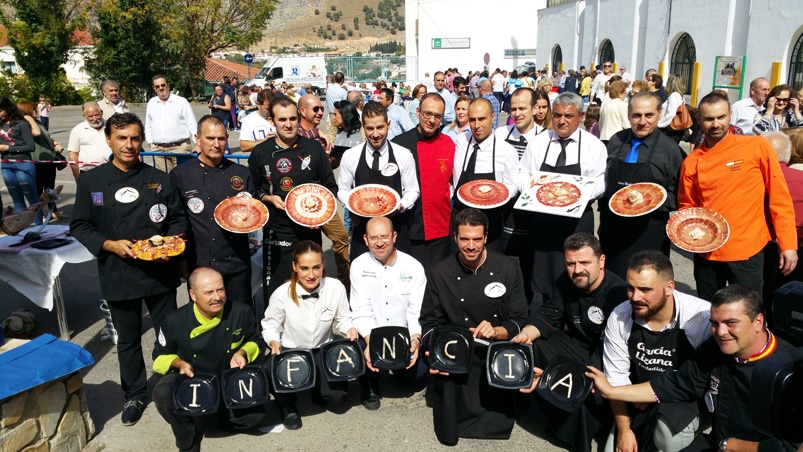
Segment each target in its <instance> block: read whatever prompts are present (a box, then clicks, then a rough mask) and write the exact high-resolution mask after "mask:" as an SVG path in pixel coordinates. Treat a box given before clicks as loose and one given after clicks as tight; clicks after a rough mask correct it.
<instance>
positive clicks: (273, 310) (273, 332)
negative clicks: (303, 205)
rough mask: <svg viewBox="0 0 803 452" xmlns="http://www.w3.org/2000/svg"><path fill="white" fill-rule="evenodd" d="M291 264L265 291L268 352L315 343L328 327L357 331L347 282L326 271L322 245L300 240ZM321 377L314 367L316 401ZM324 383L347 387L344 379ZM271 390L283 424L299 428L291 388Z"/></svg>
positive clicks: (352, 334)
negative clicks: (267, 296) (281, 279)
mask: <svg viewBox="0 0 803 452" xmlns="http://www.w3.org/2000/svg"><path fill="white" fill-rule="evenodd" d="M292 265H293V273H292V275H291V277H290V281H288V282H286V283H284V284H282V285H281V286H279V288H278V289H276V291H274V292H273V294H272V295H271V296H270V301H269V302H268V308H267V309H266V310H265V318H264V319H262V337H263V338H264V339H265V342H266V343H267V344H268V345H269V346H270V349H271V353H272V354H274V355H278V354H279V353H281V351H282V347H285V348H300V349H316V348H318V347H320V346H321V345H323V344H325V343H326V342H329V341H331V340H332V339H333V338H334V334H333V333H332V329H333V327H334V329H336V330H337V331H338V332H340V333H341V334H343V335H344V336H346V337H347V338H348V339H351V340H352V341H353V340H356V339H357V338H358V337H359V333H358V332H357V329H356V328H354V326H353V325H352V322H351V309H350V308H349V302H348V298H347V297H346V288H345V287H344V286H343V284H342V283H341V282H340V281H338V280H337V279H335V278H329V277H326V276H325V273H324V265H323V250H322V249H321V246H320V245H318V244H317V243H315V242H312V241H310V240H304V241H302V242H300V243H299V244H298V245H296V247H295V249H294V250H293V262H292ZM316 369H319V366H318V367H316ZM318 372H320V370H318ZM323 381H324V377H323V375H321V374H320V373H319V374H318V375H317V376H316V380H315V387H314V388H313V393H312V400H313V402H315V403H325V402H326V399H324V398H323V396H321V384H325V383H323ZM328 386H329V388H330V389H338V390H340V389H341V388H342V389H343V390H345V389H346V385H345V384H339V385H335V384H334V383H331V384H329V385H328ZM275 396H276V402H277V405H278V406H279V408H280V410H281V414H282V422H283V423H284V426H285V427H286V428H288V429H290V430H296V429H298V428H301V418H300V417H299V415H298V410H297V409H296V406H295V404H296V395H295V393H285V394H275Z"/></svg>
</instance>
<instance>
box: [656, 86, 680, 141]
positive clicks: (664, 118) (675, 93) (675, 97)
mask: <svg viewBox="0 0 803 452" xmlns="http://www.w3.org/2000/svg"><path fill="white" fill-rule="evenodd" d="M685 90H686V87H685V86H684V85H683V79H682V78H681V77H680V75H678V74H671V75H670V76H669V79H667V81H666V88H665V91H666V94H667V98H666V101H665V102H664V105H663V107H662V111H661V119H659V120H658V128H659V129H661V131H663V132H664V133H665V134H666V136H668V137H669V138H672V139H673V140H675V142H676V143H680V140H681V139H682V138H683V136H684V135H686V131H685V130H673V129H671V128H670V127H669V125H670V124H672V119H674V118H675V115H676V114H677V112H678V107H680V106H681V105H683V102H684V100H683V93H684V92H685Z"/></svg>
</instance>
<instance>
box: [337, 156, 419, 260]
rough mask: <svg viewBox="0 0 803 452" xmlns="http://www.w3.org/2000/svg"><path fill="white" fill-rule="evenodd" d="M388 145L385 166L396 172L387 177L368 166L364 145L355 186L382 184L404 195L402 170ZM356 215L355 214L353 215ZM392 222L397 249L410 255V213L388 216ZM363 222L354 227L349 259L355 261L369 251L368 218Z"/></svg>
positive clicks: (356, 172)
mask: <svg viewBox="0 0 803 452" xmlns="http://www.w3.org/2000/svg"><path fill="white" fill-rule="evenodd" d="M387 143H388V163H387V164H386V165H385V167H386V168H387V167H388V166H389V165H391V164H393V165H396V172H395V173H394V174H391V175H390V176H385V175H383V174H382V169H381V168H380V170H379V171H374V170H372V169H371V167H370V166H368V162H367V161H366V156H365V151H366V149H367V148H368V142H366V143H365V144H363V146H362V151H361V152H362V154H361V155H360V160H359V161H358V162H357V169H355V170H354V186H355V187H359V186H360V185H365V184H380V185H386V186H388V187H390V188H392V189H394V190H396V193H398V194H399V196H401V195H402V181H401V168H399V165H398V164H397V163H396V156H395V154H393V146H392V145H391V144H390V141H388V142H387ZM351 214H352V215H355V216H356V214H355V213H353V212H352V213H351ZM388 218H390V220H391V221H392V222H393V227H394V229H396V233H397V236H396V249H399V250H401V251H403V252H406V253H409V248H410V246H409V244H410V234H409V231H410V225H409V215H408V212H401V213H397V214H395V215H393V216H388ZM361 220H362V221H360V222H359V224H358V225H356V226H354V232H352V235H351V246H350V248H349V257H350V258H351V259H352V260H353V259H356V258H357V256H359V255H361V254H363V253H364V252H366V251H368V247H367V246H366V245H365V240H364V239H363V235H364V234H365V224H366V223H367V222H368V220H369V219H368V218H361Z"/></svg>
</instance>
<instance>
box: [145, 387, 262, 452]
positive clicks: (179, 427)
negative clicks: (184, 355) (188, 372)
mask: <svg viewBox="0 0 803 452" xmlns="http://www.w3.org/2000/svg"><path fill="white" fill-rule="evenodd" d="M178 376H179V374H178V373H172V374H168V375H165V376H164V377H163V378H162V379H161V380H159V383H157V384H156V387H155V388H153V404H154V405H156V410H157V411H158V412H159V414H160V415H161V416H162V418H164V420H165V421H167V423H168V424H170V428H171V429H172V430H173V436H174V437H175V438H176V447H177V448H178V449H179V450H200V444H201V440H202V439H203V436H204V432H203V429H202V428H199V427H200V426H199V425H198V424H200V422H196V421H198V420H200V419H201V418H199V417H197V416H182V415H180V414H175V413H173V402H172V399H173V382H174V381H175V379H176V378H177V377H178ZM205 417H214V418H216V419H217V422H218V424H219V425H220V424H228V425H230V426H232V427H234V428H240V429H246V428H251V427H254V426H256V425H259V424H260V423H261V422H262V421H263V420H264V418H265V408H264V406H257V407H253V408H248V409H243V410H228V409H226V407H225V405H224V404H223V401H221V402H220V405H219V407H218V411H217V413H216V414H210V415H209V416H205Z"/></svg>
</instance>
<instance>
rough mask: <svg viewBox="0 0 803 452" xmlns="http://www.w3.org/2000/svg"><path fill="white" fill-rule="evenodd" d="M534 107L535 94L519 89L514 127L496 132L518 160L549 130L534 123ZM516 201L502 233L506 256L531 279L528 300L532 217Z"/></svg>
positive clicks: (512, 103) (513, 100)
mask: <svg viewBox="0 0 803 452" xmlns="http://www.w3.org/2000/svg"><path fill="white" fill-rule="evenodd" d="M535 104H536V96H535V91H533V90H532V89H529V88H524V89H517V90H516V91H515V92H513V95H512V96H510V116H511V117H512V118H513V124H511V125H508V126H502V127H499V128H497V129H496V131H495V132H494V136H495V137H496V139H497V140H504V141H505V142H507V143H509V144H510V145H511V146H513V147H514V148H516V152H517V153H518V156H519V159H521V156H522V155H524V151H525V149H527V144H528V143H530V142H531V141H532V140H533V139H534V138H535V137H536V135H538V134H541V133H543V132H545V131H546V128H544V127H541V126H539V125H538V124H536V123H535ZM516 199H517V196H514V197H513V198H512V199H511V200H510V209H509V210H508V216H507V219H506V220H505V227H504V228H503V230H502V231H503V235H504V242H505V249H504V252H505V254H507V255H508V256H515V257H517V258H518V259H519V266H521V273H522V274H524V275H528V277H527V278H525V279H524V292H525V293H526V294H527V299H528V300H529V299H531V298H532V295H533V291H532V287H531V285H530V278H529V275H530V274H532V271H533V262H532V259H533V248H532V239H531V238H530V236H531V235H532V231H531V230H530V228H529V226H530V223H531V221H530V218H531V214H530V212H525V211H523V210H518V209H513V204H515V203H516Z"/></svg>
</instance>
